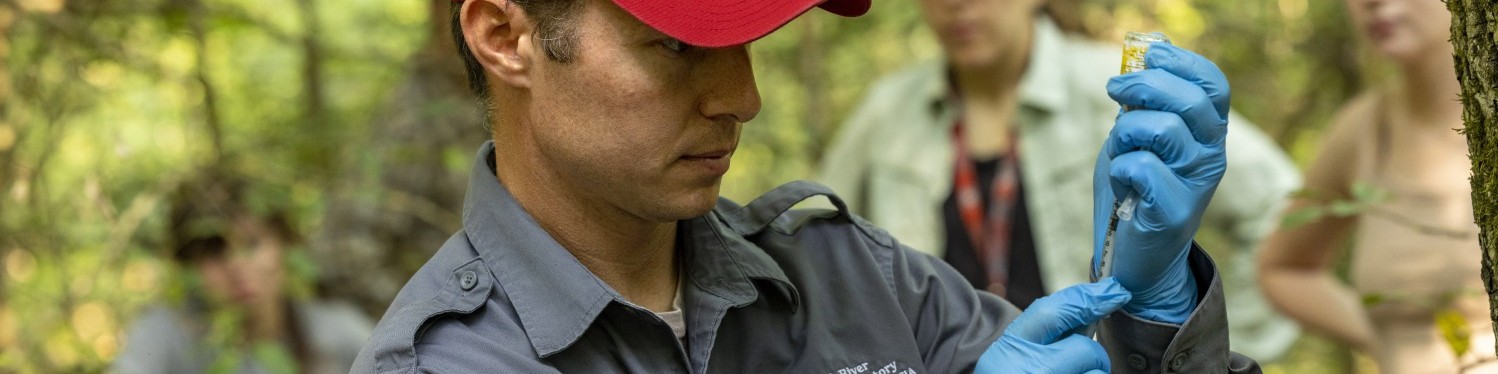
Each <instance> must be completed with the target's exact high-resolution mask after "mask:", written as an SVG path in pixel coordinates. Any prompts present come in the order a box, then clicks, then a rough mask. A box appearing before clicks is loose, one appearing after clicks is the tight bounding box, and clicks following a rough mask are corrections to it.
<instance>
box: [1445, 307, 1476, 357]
mask: <svg viewBox="0 0 1498 374" xmlns="http://www.w3.org/2000/svg"><path fill="white" fill-rule="evenodd" d="M1436 328H1438V329H1440V330H1441V337H1442V338H1445V339H1446V344H1447V345H1449V346H1451V352H1452V353H1454V354H1456V357H1461V356H1462V355H1464V354H1466V353H1467V350H1468V349H1470V348H1471V345H1472V339H1471V338H1472V330H1471V328H1469V327H1468V326H1467V318H1466V317H1463V316H1462V314H1461V312H1458V311H1456V309H1452V308H1447V309H1444V310H1441V311H1440V312H1437V313H1436Z"/></svg>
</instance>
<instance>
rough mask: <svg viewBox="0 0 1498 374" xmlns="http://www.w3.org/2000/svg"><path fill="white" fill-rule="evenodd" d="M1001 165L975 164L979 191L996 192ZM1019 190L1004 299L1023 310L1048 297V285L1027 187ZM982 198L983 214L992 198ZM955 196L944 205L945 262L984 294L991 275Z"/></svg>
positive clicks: (1011, 227) (992, 161) (995, 161)
mask: <svg viewBox="0 0 1498 374" xmlns="http://www.w3.org/2000/svg"><path fill="white" fill-rule="evenodd" d="M999 161H1000V159H998V158H994V159H988V160H979V161H974V162H973V163H974V165H973V166H974V169H976V170H977V172H978V190H979V191H985V192H986V191H992V190H993V180H994V176H995V175H997V174H998V167H997V166H998V165H999ZM1018 187H1019V188H1018V189H1017V191H1018V193H1017V194H1016V196H1015V199H1016V200H1017V201H1019V202H1020V204H1018V205H1016V206H1015V209H1014V210H1012V211H1011V214H1013V215H1012V216H1011V217H1009V222H1010V223H1011V224H1010V225H1009V230H1010V236H1009V237H1010V242H1009V284H1008V285H1006V288H1007V289H1008V291H1009V294H1008V295H1006V296H1005V299H1008V300H1009V302H1010V303H1014V305H1015V306H1018V307H1019V308H1020V309H1024V308H1027V307H1029V306H1030V303H1032V302H1034V301H1035V299H1038V298H1040V297H1041V296H1045V284H1044V283H1043V282H1042V281H1041V279H1040V262H1039V260H1038V259H1036V258H1035V236H1034V234H1033V233H1031V231H1030V213H1029V212H1028V209H1027V207H1025V204H1024V201H1025V189H1024V183H1020V184H1019V186H1018ZM980 195H981V196H982V197H983V211H984V212H987V211H988V205H989V204H990V203H991V201H990V199H991V198H992V196H989V195H990V194H988V193H982V194H980ZM955 196H956V194H955V193H954V194H950V195H947V201H946V202H944V203H942V221H943V226H945V232H946V234H947V235H946V237H947V242H946V247H947V251H946V255H944V256H943V257H942V259H943V260H946V261H947V263H948V264H950V265H952V267H953V268H955V269H957V272H958V273H961V274H962V276H963V277H964V278H967V280H968V282H970V283H972V284H973V288H977V289H980V290H984V289H987V288H988V273H987V272H986V271H984V269H983V261H981V260H979V259H978V251H977V249H976V248H973V241H972V239H971V238H969V237H968V234H967V229H966V228H965V227H964V226H963V225H962V216H961V215H960V214H959V213H958V209H957V199H956V197H955Z"/></svg>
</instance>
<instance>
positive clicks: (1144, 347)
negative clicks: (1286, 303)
mask: <svg viewBox="0 0 1498 374" xmlns="http://www.w3.org/2000/svg"><path fill="white" fill-rule="evenodd" d="M1186 262H1187V264H1188V266H1189V267H1190V269H1191V276H1192V278H1194V280H1195V281H1196V284H1197V288H1196V291H1197V292H1196V300H1197V304H1196V308H1195V309H1193V310H1192V311H1191V315H1190V317H1188V318H1187V319H1186V322H1185V323H1182V324H1180V325H1175V324H1169V323H1163V322H1156V321H1150V320H1147V319H1144V318H1140V317H1138V316H1135V315H1132V314H1128V313H1125V312H1116V313H1113V314H1111V315H1109V316H1108V317H1107V318H1104V319H1103V321H1102V322H1101V324H1102V327H1101V329H1100V330H1099V331H1098V341H1099V342H1101V343H1102V344H1103V347H1104V348H1105V349H1106V350H1107V351H1108V357H1109V359H1110V360H1112V363H1113V373H1219V372H1225V371H1232V372H1240V371H1238V370H1244V369H1257V364H1254V363H1253V362H1252V360H1246V358H1243V357H1241V356H1239V357H1234V356H1233V354H1232V353H1231V352H1229V350H1228V333H1227V331H1228V330H1227V327H1228V326H1227V309H1226V306H1225V305H1224V301H1223V295H1222V281H1221V280H1220V279H1219V278H1218V276H1217V268H1216V265H1214V264H1213V263H1212V258H1211V257H1208V256H1207V253H1206V252H1204V251H1202V249H1201V246H1199V245H1197V244H1195V243H1193V244H1192V245H1191V252H1190V254H1189V255H1188V256H1187V260H1186ZM1202 285H1207V287H1201V286H1202ZM1253 371H1256V370H1249V371H1248V372H1253Z"/></svg>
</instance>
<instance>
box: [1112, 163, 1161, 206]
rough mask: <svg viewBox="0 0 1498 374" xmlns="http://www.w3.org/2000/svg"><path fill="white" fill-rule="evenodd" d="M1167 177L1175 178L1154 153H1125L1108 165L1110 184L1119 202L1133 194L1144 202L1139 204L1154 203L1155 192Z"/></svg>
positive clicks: (1114, 196)
mask: <svg viewBox="0 0 1498 374" xmlns="http://www.w3.org/2000/svg"><path fill="white" fill-rule="evenodd" d="M1167 176H1172V177H1173V173H1172V172H1171V170H1170V168H1168V167H1166V166H1165V162H1164V161H1161V160H1160V156H1159V155H1156V154H1155V153H1154V152H1149V151H1133V152H1129V153H1124V154H1121V155H1118V157H1114V158H1113V161H1112V162H1109V163H1108V182H1109V183H1110V185H1111V186H1112V187H1113V198H1114V199H1117V200H1118V201H1123V199H1124V198H1127V197H1128V196H1129V194H1130V193H1133V194H1134V195H1135V196H1138V197H1139V198H1140V199H1142V200H1143V201H1139V204H1146V203H1151V202H1153V200H1154V197H1155V191H1154V190H1155V189H1156V188H1157V187H1159V183H1160V182H1163V181H1162V179H1163V178H1164V177H1167Z"/></svg>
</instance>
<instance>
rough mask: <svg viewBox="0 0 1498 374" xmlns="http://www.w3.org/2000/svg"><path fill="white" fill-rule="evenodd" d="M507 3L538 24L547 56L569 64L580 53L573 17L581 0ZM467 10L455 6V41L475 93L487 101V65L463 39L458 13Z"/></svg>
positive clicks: (457, 4)
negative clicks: (517, 7)
mask: <svg viewBox="0 0 1498 374" xmlns="http://www.w3.org/2000/svg"><path fill="white" fill-rule="evenodd" d="M506 2H507V4H515V5H516V6H519V7H520V9H521V10H523V11H525V14H526V15H527V16H528V17H529V18H530V19H531V21H532V22H534V23H535V25H536V38H537V39H538V40H540V41H541V50H542V51H545V52H546V57H547V58H550V59H551V60H553V61H557V62H562V63H567V62H572V59H573V58H574V57H576V56H574V54H576V53H577V34H576V33H574V32H573V30H572V24H571V20H572V15H573V13H575V12H574V10H575V8H577V4H578V3H579V1H578V0H506ZM462 9H463V2H462V1H457V2H453V3H452V7H451V10H450V11H449V13H450V16H451V17H450V18H451V19H452V21H451V22H452V23H451V28H452V33H453V42H454V44H456V45H457V46H458V56H460V57H462V58H463V65H464V66H465V67H467V70H468V88H469V89H471V90H473V94H475V95H478V96H479V98H480V99H484V100H485V101H486V102H487V101H488V99H489V81H488V79H486V78H485V77H484V66H483V65H479V61H478V59H477V58H474V57H473V51H471V50H469V49H468V42H467V40H466V39H464V38H463V25H460V24H459V23H458V13H459V11H460V10H462Z"/></svg>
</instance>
